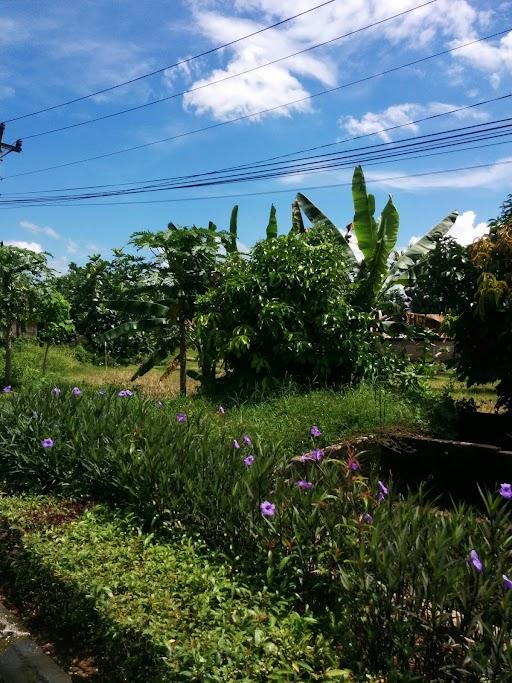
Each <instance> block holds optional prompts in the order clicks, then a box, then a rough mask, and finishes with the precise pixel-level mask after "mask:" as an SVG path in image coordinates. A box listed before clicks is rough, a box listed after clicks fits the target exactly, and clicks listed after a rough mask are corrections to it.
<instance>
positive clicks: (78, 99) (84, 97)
mask: <svg viewBox="0 0 512 683" xmlns="http://www.w3.org/2000/svg"><path fill="white" fill-rule="evenodd" d="M333 2H336V0H326V1H325V2H322V3H320V4H319V5H315V6H314V7H310V8H309V9H307V10H304V11H303V12H299V13H298V14H294V15H293V16H291V17H287V18H286V19H281V20H280V21H276V22H275V23H274V24H270V26H264V27H263V28H260V29H258V30H257V31H253V32H252V33H247V34H246V35H244V36H240V38H235V39H234V40H231V41H229V42H228V43H224V44H223V45H217V47H212V48H211V49H210V50H205V51H204V52H200V53H199V54H197V55H193V56H192V57H186V58H185V59H180V60H178V61H177V62H174V63H173V64H168V65H167V66H162V67H161V68H159V69H155V71H149V72H148V73H145V74H142V75H141V76H136V77H135V78H131V79H130V80H128V81H123V82H122V83H116V84H115V85H111V86H109V87H108V88H103V89H102V90H96V91H95V92H92V93H89V94H88V95H82V96H81V97H75V98H74V99H72V100H67V101H66V102H60V103H59V104H54V105H52V106H51V107H45V108H44V109H38V110H36V111H32V112H30V113H28V114H20V115H19V116H15V117H13V118H12V119H6V123H11V122H12V121H19V120H20V119H27V118H29V117H30V116H36V115H37V114H43V113H45V112H47V111H52V110H54V109H60V107H67V106H68V105H70V104H75V102H82V101H83V100H88V99H89V98H91V97H96V96H97V95H103V94H104V93H106V92H110V91H112V90H116V89H117V88H121V87H122V86H124V85H130V84H131V83H136V82H137V81H141V80H143V79H144V78H149V77H150V76H156V75H157V74H160V73H162V72H164V71H168V70H169V69H175V68H176V67H179V66H181V65H182V64H189V63H190V62H192V61H194V60H196V59H199V58H200V57H206V56H208V55H211V54H214V53H215V52H219V50H224V49H225V48H227V47H231V46H232V45H236V44H237V43H240V42H242V41H243V40H247V39H248V38H252V37H253V36H257V35H260V34H261V33H265V31H269V30H270V29H273V28H277V27H278V26H282V25H283V24H286V23H288V22H289V21H293V20H294V19H298V18H299V17H303V16H304V15H305V14H309V13H310V12H314V11H315V10H317V9H320V8H321V7H325V6H326V5H331V4H332V3H333Z"/></svg>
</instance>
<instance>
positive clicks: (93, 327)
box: [57, 249, 155, 363]
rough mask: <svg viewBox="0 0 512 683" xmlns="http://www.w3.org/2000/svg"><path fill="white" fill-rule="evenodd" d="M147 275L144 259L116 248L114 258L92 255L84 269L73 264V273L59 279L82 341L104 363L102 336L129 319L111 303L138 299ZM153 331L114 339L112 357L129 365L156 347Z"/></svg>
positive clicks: (70, 270) (58, 282) (111, 345)
mask: <svg viewBox="0 0 512 683" xmlns="http://www.w3.org/2000/svg"><path fill="white" fill-rule="evenodd" d="M146 272H147V268H146V264H145V263H144V259H143V258H142V257H139V256H134V255H132V254H125V253H124V252H123V250H122V249H114V250H113V257H112V259H110V260H109V259H103V258H101V257H100V256H99V255H98V254H96V255H93V256H90V257H89V260H88V261H87V262H86V263H85V265H83V266H78V265H77V264H76V263H70V264H69V272H68V273H67V274H66V275H63V276H61V277H60V278H58V281H57V287H58V289H59V291H60V292H62V294H64V296H65V297H66V299H67V300H68V301H69V302H70V303H71V319H72V320H73V323H74V325H75V332H76V334H77V336H78V338H79V339H80V340H81V341H82V343H84V344H85V345H86V347H87V349H88V350H89V351H90V352H92V353H94V354H95V355H96V357H97V359H98V360H100V361H103V359H104V353H105V347H104V343H103V342H102V341H100V340H99V335H100V334H101V333H102V332H104V331H105V330H106V329H109V328H113V327H116V326H117V325H119V324H121V323H122V322H124V321H126V320H127V315H126V313H124V312H123V311H118V310H116V309H114V308H113V306H112V305H111V302H112V301H114V300H118V299H119V297H121V296H123V297H125V298H134V297H135V296H136V293H135V292H136V289H137V286H138V283H139V280H140V279H142V278H143V277H144V276H145V274H146ZM154 345H155V341H154V335H153V333H152V332H144V331H137V332H136V333H134V334H133V335H131V336H130V337H129V338H128V337H125V338H124V339H113V340H111V341H110V342H109V344H108V357H109V359H111V360H112V361H113V362H118V363H127V362H129V361H131V360H137V359H140V357H141V356H142V355H144V354H146V353H148V352H149V351H150V350H152V349H153V348H154Z"/></svg>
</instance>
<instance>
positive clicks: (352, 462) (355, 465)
mask: <svg viewBox="0 0 512 683" xmlns="http://www.w3.org/2000/svg"><path fill="white" fill-rule="evenodd" d="M348 467H349V469H350V470H352V471H353V472H357V470H360V469H361V465H360V464H359V463H358V462H357V460H356V459H355V458H350V460H349V461H348Z"/></svg>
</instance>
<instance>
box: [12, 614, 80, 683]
mask: <svg viewBox="0 0 512 683" xmlns="http://www.w3.org/2000/svg"><path fill="white" fill-rule="evenodd" d="M0 683H71V678H70V677H69V676H68V675H67V674H65V673H64V672H63V671H62V669H60V668H59V667H58V666H57V664H55V662H54V661H53V660H52V659H50V657H48V655H46V654H45V653H44V652H43V651H42V650H41V648H40V647H39V646H38V645H36V643H34V641H33V640H31V639H30V638H29V634H28V633H27V632H26V631H25V630H24V629H23V628H22V627H21V626H20V625H19V624H18V623H17V621H16V620H15V619H14V617H13V616H12V614H11V613H10V612H8V611H7V610H6V609H5V607H3V606H2V605H0Z"/></svg>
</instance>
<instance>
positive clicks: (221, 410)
mask: <svg viewBox="0 0 512 683" xmlns="http://www.w3.org/2000/svg"><path fill="white" fill-rule="evenodd" d="M225 412H226V409H225V408H224V406H219V413H220V414H221V415H224V413H225Z"/></svg>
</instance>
